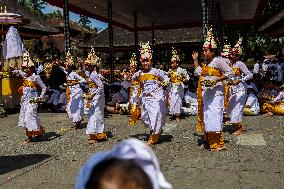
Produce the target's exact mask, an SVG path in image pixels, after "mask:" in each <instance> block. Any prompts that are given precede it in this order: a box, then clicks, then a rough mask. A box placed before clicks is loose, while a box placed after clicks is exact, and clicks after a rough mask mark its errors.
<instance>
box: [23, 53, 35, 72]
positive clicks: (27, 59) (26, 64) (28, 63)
mask: <svg viewBox="0 0 284 189" xmlns="http://www.w3.org/2000/svg"><path fill="white" fill-rule="evenodd" d="M33 66H35V64H34V62H33V61H32V59H31V57H30V53H29V52H28V51H25V52H24V53H23V64H22V67H28V68H30V67H33Z"/></svg>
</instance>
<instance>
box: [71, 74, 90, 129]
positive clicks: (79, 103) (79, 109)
mask: <svg viewBox="0 0 284 189" xmlns="http://www.w3.org/2000/svg"><path fill="white" fill-rule="evenodd" d="M68 80H77V81H79V82H80V83H86V80H85V79H84V78H82V77H81V76H79V75H78V74H77V73H76V72H75V71H72V72H71V73H69V74H68V76H67V81H68ZM68 87H69V89H70V100H69V102H68V104H67V113H68V116H69V118H70V119H72V120H73V122H74V123H75V122H78V121H81V120H82V119H83V116H84V99H83V97H82V95H83V90H82V89H81V87H80V84H76V85H73V86H68Z"/></svg>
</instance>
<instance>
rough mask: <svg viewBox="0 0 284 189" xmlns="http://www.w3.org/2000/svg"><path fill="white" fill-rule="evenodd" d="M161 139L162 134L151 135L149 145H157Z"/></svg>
mask: <svg viewBox="0 0 284 189" xmlns="http://www.w3.org/2000/svg"><path fill="white" fill-rule="evenodd" d="M160 137H161V134H160V133H159V134H150V138H149V139H148V144H152V145H153V144H157V142H158V141H159V139H160Z"/></svg>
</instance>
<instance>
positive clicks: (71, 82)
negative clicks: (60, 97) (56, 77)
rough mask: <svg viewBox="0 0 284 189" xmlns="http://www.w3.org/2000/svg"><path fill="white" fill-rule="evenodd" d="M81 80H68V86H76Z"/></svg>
mask: <svg viewBox="0 0 284 189" xmlns="http://www.w3.org/2000/svg"><path fill="white" fill-rule="evenodd" d="M78 81H79V80H67V85H68V86H71V85H75V84H77V83H78Z"/></svg>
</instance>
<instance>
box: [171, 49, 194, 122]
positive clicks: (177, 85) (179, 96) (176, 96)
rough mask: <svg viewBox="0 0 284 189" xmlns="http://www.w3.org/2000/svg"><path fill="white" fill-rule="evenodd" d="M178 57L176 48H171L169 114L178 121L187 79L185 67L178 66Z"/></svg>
mask: <svg viewBox="0 0 284 189" xmlns="http://www.w3.org/2000/svg"><path fill="white" fill-rule="evenodd" d="M179 62H180V58H179V55H178V52H177V50H176V49H174V48H172V58H171V69H170V70H169V72H168V77H169V78H170V92H169V104H170V115H172V116H174V117H175V119H176V121H177V122H178V123H179V122H180V113H181V107H182V100H183V97H184V84H183V82H184V81H188V80H189V75H188V74H187V71H186V70H185V69H182V68H181V67H179Z"/></svg>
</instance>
